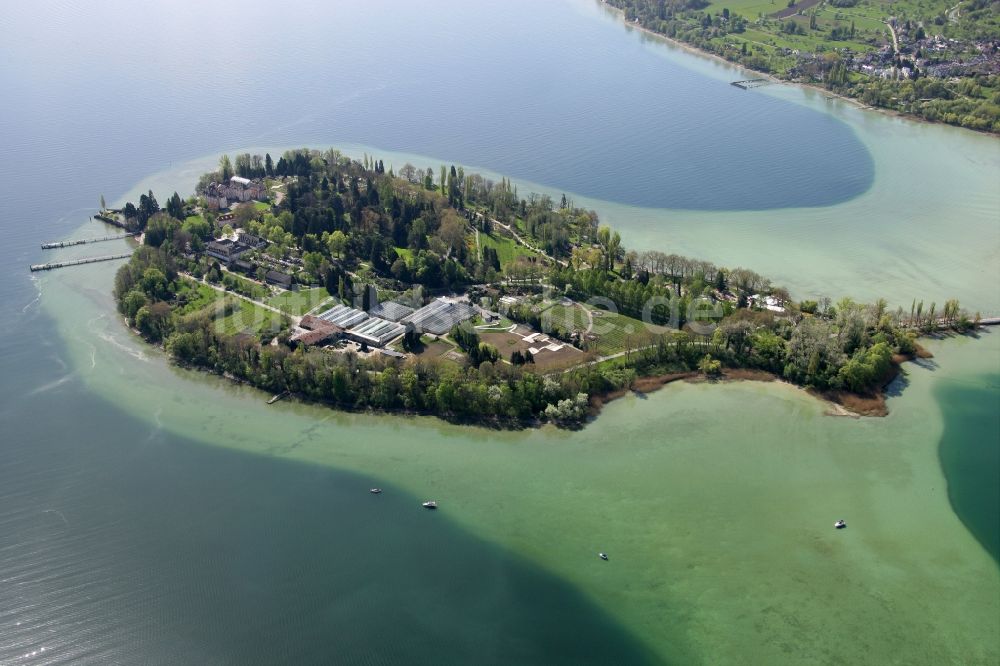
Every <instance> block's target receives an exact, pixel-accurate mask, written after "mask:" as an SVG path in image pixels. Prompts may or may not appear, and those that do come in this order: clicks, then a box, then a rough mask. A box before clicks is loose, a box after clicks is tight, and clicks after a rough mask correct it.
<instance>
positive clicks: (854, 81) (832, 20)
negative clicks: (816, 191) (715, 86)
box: [602, 0, 1000, 134]
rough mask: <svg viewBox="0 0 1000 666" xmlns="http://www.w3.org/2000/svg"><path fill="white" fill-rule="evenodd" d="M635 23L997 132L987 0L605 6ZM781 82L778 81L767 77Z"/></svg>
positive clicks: (998, 22)
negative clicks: (956, 0) (957, 0)
mask: <svg viewBox="0 0 1000 666" xmlns="http://www.w3.org/2000/svg"><path fill="white" fill-rule="evenodd" d="M602 1H603V2H604V3H605V4H606V5H607V6H609V7H612V8H614V9H616V10H619V11H620V12H622V14H623V15H624V18H625V21H626V22H627V23H628V24H629V25H635V26H639V27H640V28H641V29H643V30H646V31H648V32H651V33H654V34H656V35H659V36H662V37H665V38H667V39H671V40H675V41H677V42H679V43H681V44H685V45H688V46H691V47H693V48H695V49H697V50H699V51H702V52H705V53H709V54H712V55H714V56H717V57H720V58H723V59H725V60H728V61H730V62H734V63H737V64H739V65H742V66H743V67H746V68H748V69H751V70H755V71H757V72H761V73H763V74H765V75H767V78H759V79H750V80H746V81H734V82H733V85H736V86H738V87H742V88H749V87H755V86H757V85H762V84H766V83H768V82H771V81H773V80H775V79H777V80H784V81H792V82H796V83H802V84H806V85H812V86H818V87H820V88H821V89H823V90H825V91H828V92H829V93H832V94H836V95H839V96H843V97H846V98H849V99H852V100H856V101H857V102H859V103H861V104H864V105H866V106H869V107H873V108H879V109H885V110H889V111H893V112H897V113H900V114H902V115H905V116H909V117H914V118H921V119H923V120H928V121H932V122H943V123H948V124H951V125H959V126H961V127H966V128H968V129H974V130H980V131H984V132H992V133H994V134H995V133H1000V14H998V12H997V5H996V3H990V2H986V0H961V1H959V2H953V0H933V1H931V2H914V1H913V0H894V1H889V0H787V2H784V1H779V0H602ZM770 77H774V78H770Z"/></svg>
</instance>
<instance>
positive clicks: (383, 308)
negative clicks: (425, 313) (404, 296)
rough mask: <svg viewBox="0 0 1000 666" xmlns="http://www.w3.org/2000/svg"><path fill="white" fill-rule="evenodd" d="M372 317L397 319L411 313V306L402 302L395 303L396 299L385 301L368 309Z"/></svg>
mask: <svg viewBox="0 0 1000 666" xmlns="http://www.w3.org/2000/svg"><path fill="white" fill-rule="evenodd" d="M368 314H370V315H371V316H373V317H381V318H382V319H388V320H389V321H399V320H400V319H403V318H404V317H408V316H409V315H411V314H413V308H411V307H408V306H406V305H403V304H402V303H397V302H396V301H386V302H385V303H379V304H378V305H376V306H375V307H373V308H371V309H370V310H369V311H368Z"/></svg>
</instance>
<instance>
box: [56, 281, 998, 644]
mask: <svg viewBox="0 0 1000 666" xmlns="http://www.w3.org/2000/svg"><path fill="white" fill-rule="evenodd" d="M82 270H83V271H85V272H86V273H83V274H82V273H76V274H74V276H73V277H72V278H70V277H69V274H68V273H53V274H51V275H49V276H46V277H45V278H43V283H42V284H41V289H42V299H43V303H44V304H45V305H46V309H48V310H51V311H53V312H59V313H60V317H59V319H58V322H59V323H58V325H59V327H60V335H61V336H64V337H65V339H66V341H67V345H68V346H67V351H68V354H69V355H68V357H67V358H66V359H65V361H66V362H67V363H68V364H69V365H71V366H72V367H75V368H79V371H78V377H79V381H80V382H81V383H82V384H84V385H85V386H86V388H87V391H88V392H89V393H92V394H94V395H97V396H101V397H102V399H103V400H106V401H108V403H109V404H113V405H114V407H115V409H116V410H121V411H122V412H125V413H128V414H132V415H134V418H138V419H139V420H140V421H141V422H144V423H146V424H148V427H149V428H151V429H152V431H153V432H156V433H160V435H159V436H162V437H168V438H173V437H182V438H184V439H189V440H193V441H197V442H200V443H202V445H207V446H213V447H218V448H220V449H227V450H230V451H233V452H237V453H239V454H240V455H244V456H246V455H249V456H252V457H260V458H262V459H264V460H266V459H272V460H275V461H276V462H277V461H285V460H287V461H291V462H296V463H302V464H306V465H307V466H312V467H315V468H317V470H318V471H317V472H316V474H318V475H321V476H322V474H323V472H322V471H321V470H323V469H331V470H340V471H344V472H349V473H351V474H352V475H354V477H355V478H356V480H355V481H353V482H351V484H350V487H351V492H352V493H353V496H352V499H344V498H343V497H342V496H340V495H337V496H336V497H341V499H342V502H343V504H344V506H345V507H350V508H351V510H356V511H364V512H365V515H366V516H367V515H369V513H368V510H367V509H358V508H357V505H356V504H355V502H356V501H359V498H360V501H367V500H369V499H370V496H369V495H368V493H367V490H366V489H367V488H368V487H370V486H375V485H378V486H381V487H384V488H385V489H386V495H387V496H388V497H402V498H405V499H403V500H402V501H399V502H395V501H392V502H391V504H390V505H389V506H390V508H389V509H387V511H389V512H391V513H392V514H393V515H392V516H385V517H383V518H375V516H372V517H371V519H372V520H376V519H377V520H380V521H381V520H385V519H390V520H389V524H390V525H395V524H396V522H397V521H399V523H400V524H404V525H405V524H407V523H408V521H415V520H424V519H425V518H426V516H425V514H423V513H421V512H420V511H418V508H419V502H420V501H421V500H423V499H429V498H433V499H436V500H437V501H438V502H439V504H440V506H441V509H440V510H439V511H438V512H437V513H436V514H433V519H434V520H436V521H439V522H441V523H444V524H446V525H448V526H449V529H453V530H455V534H456V535H458V534H464V535H467V536H464V537H462V539H471V540H473V541H474V542H475V541H481V542H482V543H484V544H489V546H490V547H491V548H496V549H500V551H501V552H505V553H507V555H502V556H501V555H497V556H494V557H499V558H501V559H503V560H506V558H514V559H515V560H518V561H522V562H524V563H525V565H526V566H528V567H530V568H531V569H534V570H536V571H538V572H544V575H545V576H551V577H554V578H555V579H557V580H560V581H563V582H564V583H565V584H566V585H568V586H569V588H570V589H572V590H575V591H576V592H577V593H578V594H579V595H580V598H579V600H577V601H574V602H573V604H572V605H573V607H575V608H579V609H581V612H583V611H585V609H587V608H588V607H593V608H600V609H601V613H606V614H607V615H606V618H605V619H600V620H599V619H591V620H589V621H590V622H593V623H594V625H593V626H594V627H595V629H594V630H595V631H600V632H606V633H601V634H599V635H600V636H601V639H600V640H601V641H612V643H611V644H613V645H618V646H620V647H622V649H626V648H627V650H628V651H629V653H631V654H633V655H636V657H635V659H642V658H643V655H653V657H652V658H654V659H656V660H661V661H666V662H676V663H748V662H751V663H803V662H820V663H838V662H848V663H886V662H902V663H990V662H992V661H995V659H996V658H997V656H998V655H1000V644H998V643H1000V641H998V637H997V635H996V631H995V628H996V622H997V619H998V617H1000V594H998V592H1000V570H998V568H997V565H996V562H995V561H994V560H993V559H992V558H991V556H990V554H989V553H988V552H987V551H986V550H985V549H984V548H983V547H982V545H981V544H980V542H979V541H977V539H976V537H975V536H974V535H973V534H972V533H971V532H970V531H969V530H968V529H966V527H965V525H964V524H963V522H962V520H961V519H960V518H959V517H958V516H957V515H956V513H955V511H954V510H953V509H952V505H951V503H950V502H949V490H948V488H949V483H951V484H964V483H974V482H976V479H971V478H964V477H962V476H956V477H952V478H946V477H945V475H944V474H943V472H942V467H941V464H940V461H939V453H938V451H939V446H940V445H941V443H942V437H944V436H945V435H946V430H947V424H946V419H945V416H944V415H943V414H942V412H941V406H939V403H938V392H939V391H940V389H941V387H942V386H947V385H949V384H950V383H953V382H956V381H963V377H966V376H968V375H969V373H970V372H972V373H980V372H981V369H982V367H983V362H984V359H985V360H987V362H995V359H997V358H1000V336H998V335H996V334H993V333H986V334H983V335H982V337H981V339H979V340H969V339H957V340H948V341H942V342H933V343H931V349H932V351H933V352H934V353H935V355H936V356H935V359H934V361H933V362H930V363H925V364H923V365H914V364H911V365H909V366H908V374H907V378H906V386H905V388H903V390H902V392H901V394H900V395H898V396H896V397H893V398H891V399H890V409H891V414H890V416H889V417H887V418H884V419H861V420H856V419H849V418H838V417H831V416H828V415H826V414H825V410H826V408H825V406H824V405H823V404H822V403H820V402H819V401H816V400H815V399H813V398H811V397H809V396H807V395H806V394H804V393H803V392H801V391H799V390H797V389H794V388H792V387H789V386H786V385H783V384H780V383H775V384H762V383H749V382H744V383H732V384H721V385H718V384H707V383H705V384H695V385H689V384H673V385H670V386H668V387H666V388H664V389H663V390H661V391H658V392H656V393H653V394H650V395H647V396H642V397H630V398H626V399H623V400H620V401H617V402H615V403H612V404H611V405H609V406H608V407H607V408H606V409H605V411H604V412H603V413H602V414H601V416H600V417H599V418H598V419H597V420H596V421H595V422H594V423H592V424H590V425H589V426H588V427H587V428H585V429H584V430H583V431H582V432H576V433H567V432H562V431H557V430H554V429H551V428H544V429H541V430H538V431H529V432H513V433H505V432H495V431H487V430H480V429H476V428H471V427H462V426H453V425H449V424H446V423H443V422H441V421H439V420H436V419H431V418H399V417H391V416H369V415H351V414H343V413H338V412H332V411H329V410H326V409H323V408H319V407H313V406H309V405H300V404H295V403H285V402H282V403H277V404H275V405H271V406H266V405H265V404H264V403H265V400H266V399H267V397H268V396H266V395H264V394H261V393H260V392H258V391H255V390H253V389H249V388H246V387H241V386H237V385H233V384H232V383H230V382H227V381H225V380H222V379H219V378H215V377H211V376H208V375H205V374H203V373H198V372H193V371H187V370H182V369H178V368H175V367H171V366H170V365H169V364H168V363H167V362H166V361H165V359H164V358H163V357H162V355H161V354H160V353H159V352H157V351H156V350H154V349H151V348H148V347H146V346H145V345H143V344H142V343H141V341H139V340H137V339H135V338H134V337H133V336H132V335H131V334H130V333H129V332H128V331H125V330H124V329H123V328H122V326H121V324H120V322H119V321H118V320H117V318H116V317H115V316H113V315H112V314H110V310H109V309H110V308H111V307H112V305H111V300H110V296H109V295H108V291H107V289H108V288H109V287H110V273H109V272H108V271H106V270H105V271H102V270H101V269H100V268H99V267H97V266H92V267H83V269H82ZM57 285H58V286H59V288H56V287H57ZM123 387H128V389H127V390H123ZM53 390H54V391H57V390H59V389H53ZM942 406H945V405H944V403H942ZM988 435H989V433H988V432H980V431H975V432H972V431H969V432H967V433H966V435H965V436H963V441H964V440H965V439H967V438H968V437H972V436H988ZM240 464H242V463H240ZM247 464H249V463H247ZM213 469H219V472H218V473H220V474H225V473H226V472H224V471H222V470H223V469H224V468H223V467H213ZM331 478H333V477H331ZM178 480H179V477H178ZM336 497H332V498H330V499H332V500H333V501H336ZM256 502H257V501H256V500H255V502H254V503H251V504H250V505H249V506H251V507H256V508H255V509H254V511H255V512H259V511H260V510H261V505H259V504H257V503H256ZM265 504H266V502H265ZM286 510H287V509H286ZM278 511H279V512H280V511H281V509H279V510H278ZM414 512H416V513H414ZM220 515H222V516H224V515H226V514H225V513H222V514H220ZM308 515H309V516H313V517H316V518H317V520H321V519H320V517H319V516H320V514H318V513H312V509H310V513H309V514H308ZM329 515H330V519H329V521H330V529H335V526H336V525H339V524H340V523H341V521H340V519H335V518H334V516H336V515H338V513H337V510H336V509H335V508H333V507H332V506H331V507H330V512H329ZM838 518H845V519H846V520H847V521H848V529H846V530H840V531H838V530H834V529H833V521H834V520H837V519H838ZM412 524H415V525H421V524H422V523H412ZM412 524H411V528H412ZM434 524H436V523H434ZM303 529H305V526H304V525H303ZM341 529H344V530H345V531H346V532H347V533H352V532H351V530H350V528H348V527H342V528H341ZM393 529H395V528H392V527H390V528H389V532H390V534H387V535H386V536H385V537H380V538H385V539H390V538H391V536H390V535H391V532H392V530H393ZM416 529H417V531H416V532H415V533H412V532H411V533H412V534H414V537H413V538H416V539H418V540H420V539H421V537H420V535H421V533H422V530H423V529H424V528H421V527H417V528H416ZM364 531H365V530H364V529H362V532H364ZM305 533H307V534H308V533H311V530H309V529H305ZM354 538H360V539H362V540H367V538H368V537H364V536H359V537H354ZM393 538H402V537H400V536H399V535H396V536H395V537H393ZM428 538H429V537H428ZM456 538H457V537H456ZM458 543H460V540H456V542H454V543H453V542H451V541H448V542H440V545H441V546H442V547H448V548H452V547H454V548H460V547H462V546H460V545H456V544H458ZM410 548H412V546H407V550H406V555H404V557H406V556H409V554H410ZM598 551H605V552H608V553H609V555H610V560H609V561H608V562H601V561H600V560H598V559H597V558H596V553H597V552H598ZM394 552H396V551H394ZM424 555H426V553H424ZM476 557H481V556H478V555H477V556H476ZM256 566H261V565H259V564H258V565H256ZM354 566H358V565H354ZM449 570H452V571H453V573H454V575H455V576H463V575H464V574H463V573H462V571H461V570H460V569H455V567H454V566H453V565H452V566H449ZM361 571H362V572H363V575H364V576H372V577H374V578H375V579H379V578H380V577H381V576H382V575H383V574H382V573H379V572H378V571H377V570H375V569H364V568H362V569H361ZM492 571H493V572H494V573H497V572H498V571H500V570H499V569H493V570H492ZM468 575H472V576H475V575H477V574H475V573H472V572H470V573H469V574H468ZM510 575H513V574H504V576H505V577H506V576H510ZM536 575H543V574H542V573H538V574H536ZM506 579H507V578H505V580H506ZM427 582H428V584H429V585H431V586H434V589H436V585H439V584H440V582H438V583H435V582H434V581H433V580H428V581H427ZM393 584H397V583H395V582H394V583H393ZM512 584H515V583H512ZM533 584H534V583H533ZM468 589H469V590H470V591H472V590H476V588H475V587H471V588H468ZM476 594H477V595H478V594H481V593H480V592H476ZM507 599H508V600H514V599H515V598H513V597H507ZM327 601H328V603H331V604H333V606H334V607H335V608H336V610H331V611H330V612H332V613H338V612H340V613H343V612H345V611H344V610H343V609H342V608H340V607H339V606H338V604H337V603H336V602H331V601H329V600H327ZM418 607H419V606H418ZM348 608H350V606H349V607H348ZM433 608H434V607H433V606H428V607H427V612H436V611H433V610H432V609H433ZM350 612H351V611H350V610H348V611H346V613H347V615H350ZM345 621H346V622H348V624H351V621H350V619H347V620H345ZM566 621H567V622H576V621H575V620H571V619H569V618H568V617H567V620H566ZM457 626H464V625H462V624H461V623H459V625H457ZM831 630H835V631H836V632H839V633H843V634H845V635H849V636H851V640H850V641H830V640H829V633H830V632H831ZM462 631H465V629H464V628H463V629H462ZM366 635H367V634H366ZM370 636H373V637H374V636H377V631H376V633H373V634H370ZM616 636H617V637H618V638H615V637H616ZM615 641H619V642H615ZM542 643H543V644H548V643H547V642H546V641H542ZM556 644H557V645H558V642H557V643H556ZM616 649H618V648H616ZM497 654H505V653H493V652H489V651H485V652H484V653H483V654H482V655H481V656H482V658H483V659H484V661H485V662H492V663H503V661H504V660H503V659H502V658H499V657H497V656H496V655H497ZM623 654H624V653H623ZM632 659H633V658H632V657H628V658H626V659H625V660H624V661H625V663H629V662H631V661H632ZM540 660H541V661H542V662H545V661H547V657H541V658H540ZM458 661H459V662H463V661H466V660H465V659H459V660H458Z"/></svg>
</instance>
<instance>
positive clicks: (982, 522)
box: [935, 375, 1000, 564]
mask: <svg viewBox="0 0 1000 666" xmlns="http://www.w3.org/2000/svg"><path fill="white" fill-rule="evenodd" d="M983 379H985V381H984V382H982V383H981V382H979V381H977V382H975V384H964V383H963V384H945V385H942V386H940V387H939V388H937V389H936V391H935V393H936V397H937V399H938V402H939V404H940V405H941V409H942V412H943V413H944V414H945V427H944V432H943V433H942V435H941V442H940V444H939V446H938V455H939V457H940V459H941V467H942V469H943V470H944V474H945V478H947V480H948V499H949V501H950V502H951V505H952V508H953V509H954V510H955V513H956V514H958V517H959V518H960V519H961V520H962V522H963V523H964V524H965V526H966V527H967V528H968V529H969V531H970V532H972V534H973V536H975V537H976V539H977V540H978V541H979V542H980V543H981V544H982V545H983V548H985V549H986V550H987V551H988V552H989V554H990V555H991V556H992V557H993V559H994V560H996V561H997V563H998V564H1000V484H998V483H997V479H1000V413H998V412H997V404H998V402H1000V375H988V376H986V377H984V378H983Z"/></svg>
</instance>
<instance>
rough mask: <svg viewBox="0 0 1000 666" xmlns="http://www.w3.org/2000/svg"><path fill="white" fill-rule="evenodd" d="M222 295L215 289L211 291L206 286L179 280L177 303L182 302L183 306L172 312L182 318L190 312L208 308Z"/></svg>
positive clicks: (192, 281)
mask: <svg viewBox="0 0 1000 666" xmlns="http://www.w3.org/2000/svg"><path fill="white" fill-rule="evenodd" d="M222 297H223V294H222V293H221V292H219V291H218V290H216V289H212V288H211V287H209V286H208V285H207V284H201V283H198V282H195V281H194V280H190V279H188V278H181V280H180V284H179V286H178V289H177V299H178V301H181V300H184V301H185V302H184V304H183V305H181V306H179V307H178V308H176V309H175V310H174V312H175V313H176V314H177V315H178V316H184V315H186V314H190V313H192V312H198V311H199V310H204V309H205V308H207V307H209V306H210V305H212V304H213V303H215V302H216V301H218V300H219V299H220V298H222Z"/></svg>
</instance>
